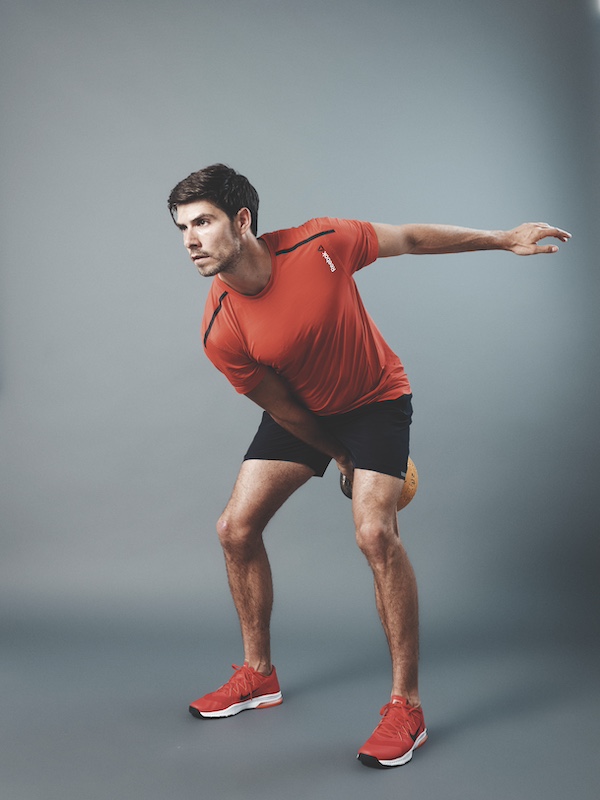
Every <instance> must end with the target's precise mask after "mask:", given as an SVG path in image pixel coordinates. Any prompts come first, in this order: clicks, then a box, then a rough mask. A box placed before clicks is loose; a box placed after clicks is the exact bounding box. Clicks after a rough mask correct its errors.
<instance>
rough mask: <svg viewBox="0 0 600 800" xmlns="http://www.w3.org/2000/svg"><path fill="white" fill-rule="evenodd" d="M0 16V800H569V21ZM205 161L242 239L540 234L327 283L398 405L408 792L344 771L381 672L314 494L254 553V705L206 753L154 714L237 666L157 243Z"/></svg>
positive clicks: (579, 523)
mask: <svg viewBox="0 0 600 800" xmlns="http://www.w3.org/2000/svg"><path fill="white" fill-rule="evenodd" d="M0 14H1V24H0V72H1V75H2V94H1V98H0V99H1V103H2V106H1V107H2V119H3V122H2V129H3V134H2V149H1V155H0V159H1V162H0V163H1V166H2V181H1V185H0V194H1V197H2V215H1V217H0V257H1V276H0V291H1V295H0V312H1V320H0V336H1V340H0V414H1V418H0V447H1V450H0V452H1V470H2V471H1V474H0V477H1V492H2V509H1V520H0V524H1V540H0V545H1V548H2V558H1V560H0V578H1V580H0V616H1V619H2V625H3V639H4V641H3V647H2V650H3V656H2V658H3V661H4V665H3V667H2V672H1V676H2V677H1V680H2V683H3V697H4V704H5V714H4V715H3V716H4V721H3V723H2V725H1V727H0V731H1V733H2V737H3V746H2V756H0V759H1V760H2V762H4V763H3V764H2V769H1V770H0V787H2V786H4V789H5V790H6V796H7V797H11V798H13V799H14V800H33V799H34V798H44V800H48V798H54V797H56V798H58V797H61V798H66V799H67V800H70V798H76V797H77V798H79V797H86V798H112V797H127V798H137V797H142V796H143V797H145V798H150V799H153V798H158V797H163V796H164V795H165V793H166V792H167V791H168V792H169V793H170V794H171V795H172V796H177V797H180V798H188V797H190V798H191V797H196V796H198V795H200V796H203V797H211V798H213V797H214V798H236V797H246V798H248V797H255V796H256V797H258V796H261V797H281V796H282V793H284V792H285V794H286V795H289V796H298V797H307V798H321V797H328V798H332V797H342V796H343V797H346V798H348V797H350V798H353V797H364V796H365V793H366V792H370V791H373V790H376V791H378V792H379V793H380V794H381V796H382V797H392V796H393V797H396V796H397V795H398V793H399V792H403V791H419V792H420V793H422V794H424V795H426V796H428V797H443V798H445V799H447V798H454V797H461V798H464V797H467V798H468V797H473V798H475V797H476V798H486V797H490V798H496V797H498V796H500V795H502V796H505V797H515V798H524V797H528V798H542V797H543V798H545V799H551V798H555V797H556V798H563V797H564V796H565V795H566V794H567V793H570V792H572V791H575V790H576V791H577V794H578V796H579V797H580V798H582V800H587V798H592V797H596V793H597V786H598V777H597V768H596V761H595V760H594V759H595V756H594V754H595V753H597V751H598V745H599V744H600V733H599V726H598V723H597V721H596V714H595V713H593V709H594V708H596V709H597V707H598V699H599V695H600V692H599V685H598V679H597V675H596V673H597V671H598V669H597V668H598V657H597V656H598V611H599V608H598V591H597V585H598V555H599V553H598V528H599V524H598V522H599V521H598V511H597V495H598V490H597V487H598V485H599V479H600V469H599V466H598V463H599V459H598V456H599V452H598V451H599V447H598V440H599V426H598V422H597V412H598V397H599V389H600V385H599V383H600V381H599V377H598V375H599V371H598V351H599V346H598V342H599V332H600V331H599V327H600V326H599V321H598V319H599V317H598V300H599V285H598V282H599V278H598V268H597V262H598V256H597V249H596V242H595V232H596V227H597V224H598V212H599V210H600V203H599V194H598V188H597V187H598V185H599V180H600V170H599V159H598V141H599V138H598V136H599V133H600V126H599V124H598V122H599V118H598V91H599V88H600V87H599V82H598V57H597V56H598V38H599V29H600V9H598V7H597V4H596V3H594V2H592V1H591V0H589V2H586V1H585V0H573V1H572V2H569V3H566V2H560V1H559V0H548V2H541V0H530V2H525V3H523V2H522V0H519V2H517V0H503V1H502V2H491V0H477V1H476V0H458V1H457V2H454V3H446V2H442V0H426V1H425V2H422V3H418V4H417V3H412V2H402V1H401V0H398V1H397V2H383V1H382V0H375V1H374V2H371V3H370V4H361V3H357V2H354V0H351V2H343V1H342V0H336V1H335V2H321V3H317V2H314V0H306V2H304V3H303V4H292V3H287V2H281V3H276V2H268V0H257V2H254V3H252V4H248V3H243V2H235V0H221V2H192V0H171V2H169V3H159V2H143V1H142V0H125V2H119V3H117V2H111V1H110V0H109V2H103V3H102V4H98V3H93V2H89V1H88V0H82V1H81V2H75V0H62V1H61V0H50V2H41V0H37V2H36V1H34V0H20V2H18V3H17V2H7V0H3V2H1V3H0ZM215 161H224V162H226V163H228V164H230V165H231V166H233V167H235V168H236V169H238V170H240V171H241V172H243V173H244V174H246V175H247V176H248V177H249V179H250V180H251V181H252V183H253V184H254V185H255V186H256V187H257V189H258V191H259V194H260V197H261V207H260V212H259V230H260V231H267V230H274V229H276V228H278V227H289V226H292V225H299V224H301V223H302V222H304V221H305V220H307V219H309V218H310V217H314V216H320V215H328V216H339V217H350V218H358V219H368V220H372V221H378V222H390V223H401V222H442V223H449V224H456V225H466V226H471V227H480V228H511V227H514V226H515V225H517V224H519V223H520V222H523V221H528V220H531V221H538V220H543V221H547V222H549V223H551V224H555V225H558V226H560V227H562V228H565V229H566V230H569V231H570V232H571V233H572V234H573V239H572V241H571V242H569V243H567V244H565V245H561V246H560V251H559V253H558V254H556V255H554V256H549V257H537V258H529V259H523V258H518V257H516V256H513V255H512V254H507V253H496V252H492V253H478V254H473V253H472V254H463V255H453V256H431V257H403V258H401V259H388V260H385V261H381V262H378V263H377V264H375V265H374V266H372V267H369V268H367V269H365V270H364V272H363V273H361V274H360V275H359V276H358V278H357V280H358V283H359V286H360V289H361V292H362V294H363V298H364V300H365V302H366V305H367V308H368V309H369V310H370V312H371V314H372V316H373V317H374V318H375V321H376V322H377V324H378V325H379V327H380V328H381V330H382V331H383V333H384V335H385V336H386V338H387V340H388V342H389V343H390V345H391V346H392V347H393V349H395V350H396V351H397V352H398V353H399V355H400V356H401V358H402V360H403V362H404V364H405V366H406V369H407V371H408V374H409V377H410V379H411V383H412V387H413V394H414V406H415V416H414V424H413V428H412V456H413V459H414V460H415V462H416V464H417V467H418V469H419V476H420V488H419V493H418V495H417V498H416V499H415V501H414V502H413V503H412V504H411V506H410V507H409V508H407V509H406V510H405V511H403V512H402V513H401V516H400V522H401V530H402V535H403V538H404V540H405V543H406V546H407V548H408V551H409V554H410V556H411V558H412V560H413V563H414V566H415V569H416V572H417V578H418V580H419V586H420V592H421V618H422V622H421V628H422V687H421V688H422V694H423V701H424V707H425V712H426V716H427V717H428V724H429V727H430V736H431V739H430V742H429V743H428V744H427V746H426V747H425V748H423V750H421V751H420V752H419V753H418V754H417V756H415V759H414V762H413V764H411V766H410V767H407V768H405V769H404V770H396V771H392V772H390V773H388V772H385V773H373V772H372V771H369V770H365V769H364V768H361V767H359V765H357V764H355V763H354V761H353V760H352V759H353V754H354V752H355V751H356V747H357V746H358V745H359V744H360V743H361V742H362V741H363V740H364V739H365V738H366V736H367V735H368V734H369V733H370V731H371V729H372V728H373V726H374V725H375V722H376V720H377V710H378V708H379V706H381V705H382V704H383V703H384V702H385V701H386V697H387V693H388V692H389V670H388V661H387V658H388V657H387V653H386V648H385V642H384V638H383V634H382V633H381V632H380V630H379V622H378V620H377V616H376V612H375V607H374V602H373V599H372V587H371V578H370V574H369V571H368V568H367V566H366V564H365V563H363V558H362V556H361V555H360V553H359V551H358V550H357V548H356V546H355V544H354V537H353V531H352V524H351V515H350V504H349V503H348V501H347V500H346V499H345V498H344V497H343V496H342V495H341V493H340V492H339V488H338V482H337V471H336V470H335V468H334V466H332V467H330V468H329V470H328V472H327V473H326V475H325V477H324V478H323V479H322V480H314V481H311V482H310V484H309V485H308V486H306V487H304V488H303V489H302V490H301V491H300V492H299V493H298V494H297V495H296V496H295V497H293V498H292V500H291V501H290V502H289V503H288V504H287V506H286V507H285V508H284V509H283V510H282V511H281V512H280V514H279V515H278V516H277V517H276V518H275V520H274V521H273V522H272V524H271V525H270V526H269V529H268V533H267V546H268V549H269V552H270V555H271V559H272V566H273V570H274V576H275V590H276V605H275V612H274V618H273V633H274V659H275V663H276V664H277V666H278V671H279V673H280V676H281V678H282V682H283V684H284V685H283V689H284V694H285V695H286V703H284V705H283V706H281V708H280V709H276V710H273V712H270V714H266V713H265V714H264V715H262V714H261V715H254V716H253V715H241V717H240V718H236V720H235V721H233V720H232V721H229V722H226V723H221V724H219V725H217V726H216V727H214V726H213V727H212V728H210V727H206V726H203V725H202V724H200V723H197V722H195V721H194V720H192V718H191V717H189V715H187V712H186V709H187V704H188V702H189V701H190V700H192V699H194V698H195V697H197V696H198V695H200V694H202V693H204V692H205V691H208V690H209V689H211V688H214V686H215V685H217V684H218V683H219V682H223V680H225V679H226V678H227V671H228V669H229V664H230V663H231V661H232V660H235V659H238V660H239V658H240V657H241V648H240V644H239V636H238V629H237V621H236V619H235V614H234V611H233V606H232V604H231V600H230V599H229V592H228V589H227V585H226V578H225V572H224V567H223V563H222V556H221V553H220V548H219V545H218V542H217V539H216V535H215V533H214V523H215V520H216V518H217V517H218V515H219V513H220V511H221V509H222V507H223V506H224V504H225V502H226V501H227V498H228V495H229V492H230V490H231V487H232V485H233V481H234V478H235V475H236V473H237V469H238V467H239V463H240V459H241V457H242V455H243V453H244V451H245V448H246V446H247V444H248V442H249V441H250V438H251V436H252V434H253V431H254V429H255V427H256V425H257V424H258V420H259V417H260V412H259V410H258V409H257V408H256V407H254V406H253V405H252V404H251V403H250V402H249V401H248V400H246V399H245V398H242V397H239V396H237V395H236V394H235V392H234V391H233V390H232V389H231V388H230V387H229V386H228V384H227V382H226V381H225V379H224V378H223V377H222V376H221V375H220V374H219V373H218V372H217V371H216V370H215V369H214V368H213V367H212V365H211V364H210V363H209V361H208V360H207V359H206V358H205V357H204V355H203V353H202V348H201V343H200V339H199V333H198V331H199V324H200V318H201V314H202V309H203V305H204V300H205V297H206V294H207V291H208V288H209V281H207V280H203V279H201V278H200V277H199V276H198V275H197V274H196V271H195V269H194V267H193V265H192V264H191V263H190V262H189V260H188V258H187V255H186V252H185V250H184V249H183V247H182V244H181V236H180V233H179V232H178V231H177V229H176V228H175V227H174V225H173V224H172V222H171V220H170V218H169V215H168V212H167V209H166V199H167V197H168V194H169V192H170V190H171V188H172V187H173V186H174V184H175V183H177V182H178V181H179V180H180V179H181V178H183V177H185V176H186V175H187V174H189V173H190V172H192V171H194V170H196V169H199V168H201V167H202V166H205V165H207V164H210V163H212V162H215ZM286 686H287V690H286ZM286 691H287V694H286ZM257 717H258V719H257ZM375 787H376V788H375Z"/></svg>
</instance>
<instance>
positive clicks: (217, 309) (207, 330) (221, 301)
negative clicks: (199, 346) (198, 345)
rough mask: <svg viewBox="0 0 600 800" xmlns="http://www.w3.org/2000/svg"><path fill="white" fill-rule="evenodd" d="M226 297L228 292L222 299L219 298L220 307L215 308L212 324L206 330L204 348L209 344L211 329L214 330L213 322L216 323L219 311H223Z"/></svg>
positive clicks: (224, 293) (211, 319)
mask: <svg viewBox="0 0 600 800" xmlns="http://www.w3.org/2000/svg"><path fill="white" fill-rule="evenodd" d="M226 297H227V292H223V294H222V295H221V297H219V305H218V306H217V307H216V308H215V310H214V311H213V315H212V317H211V318H210V322H209V323H208V328H207V329H206V333H205V334H204V347H206V342H207V340H208V334H209V333H210V329H211V328H212V326H213V322H214V321H215V319H216V318H217V314H218V313H219V311H220V310H221V308H222V307H223V300H225V298H226Z"/></svg>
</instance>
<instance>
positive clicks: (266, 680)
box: [190, 662, 283, 719]
mask: <svg viewBox="0 0 600 800" xmlns="http://www.w3.org/2000/svg"><path fill="white" fill-rule="evenodd" d="M233 669H234V670H235V672H234V674H233V675H232V676H231V678H230V679H229V680H228V681H227V683H225V684H223V686H221V687H220V688H219V689H217V691H216V692H210V693H209V694H205V695H204V697H200V698H199V699H198V700H194V702H193V703H192V704H191V705H190V714H193V716H194V717H198V718H199V719H200V718H202V717H233V715H234V714H239V713H240V711H245V710H246V709H248V708H269V707H270V706H278V705H279V704H280V703H282V702H283V697H282V695H281V690H280V688H279V681H278V680H277V673H276V672H275V667H273V671H272V672H271V674H270V675H267V676H265V675H261V674H260V672H257V671H256V670H255V669H252V667H249V666H248V663H247V662H245V663H244V666H243V667H236V665H235V664H234V665H233Z"/></svg>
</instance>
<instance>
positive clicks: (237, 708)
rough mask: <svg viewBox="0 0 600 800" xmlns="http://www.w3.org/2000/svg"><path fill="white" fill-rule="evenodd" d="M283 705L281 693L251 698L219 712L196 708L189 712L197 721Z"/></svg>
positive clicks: (220, 709)
mask: <svg viewBox="0 0 600 800" xmlns="http://www.w3.org/2000/svg"><path fill="white" fill-rule="evenodd" d="M281 703H283V696H282V694H281V692H276V693H275V694H263V695H260V697H251V698H250V699H249V700H244V701H242V702H241V703H233V704H232V705H230V706H228V707H227V708H219V709H218V710H217V711H200V710H199V709H197V708H195V707H194V706H190V707H189V712H190V714H191V715H192V716H193V717H196V718H197V719H220V718H223V717H234V716H235V715H236V714H239V713H240V712H241V711H248V710H249V709H251V708H272V707H273V706H279V705H281Z"/></svg>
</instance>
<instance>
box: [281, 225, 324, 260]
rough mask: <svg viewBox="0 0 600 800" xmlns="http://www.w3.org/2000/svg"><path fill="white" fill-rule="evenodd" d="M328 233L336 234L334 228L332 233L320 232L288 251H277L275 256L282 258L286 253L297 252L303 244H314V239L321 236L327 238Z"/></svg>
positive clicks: (289, 248)
mask: <svg viewBox="0 0 600 800" xmlns="http://www.w3.org/2000/svg"><path fill="white" fill-rule="evenodd" d="M328 233H335V230H334V229H333V228H332V229H331V230H330V231H320V232H319V233H315V234H314V235H313V236H309V237H308V239H304V241H302V242H298V244H295V245H294V246H293V247H288V248H287V250H276V251H275V255H276V256H282V255H284V254H285V253H291V252H292V250H296V248H298V247H302V245H303V244H308V243H309V242H312V240H313V239H318V238H319V236H327V234H328Z"/></svg>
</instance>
